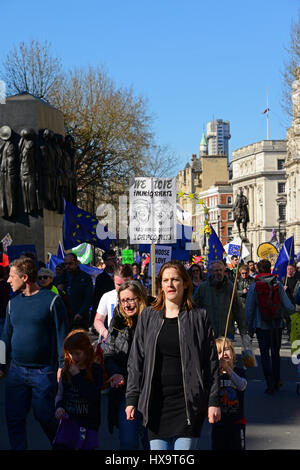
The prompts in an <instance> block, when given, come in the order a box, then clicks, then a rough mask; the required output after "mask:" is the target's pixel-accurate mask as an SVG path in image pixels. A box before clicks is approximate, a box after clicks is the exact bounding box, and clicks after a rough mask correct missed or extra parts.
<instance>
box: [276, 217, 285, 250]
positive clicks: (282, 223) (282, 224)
mask: <svg viewBox="0 0 300 470" xmlns="http://www.w3.org/2000/svg"><path fill="white" fill-rule="evenodd" d="M281 227H283V231H281ZM285 237H286V231H285V219H282V218H279V219H278V242H279V245H282V244H283V243H284V241H285Z"/></svg>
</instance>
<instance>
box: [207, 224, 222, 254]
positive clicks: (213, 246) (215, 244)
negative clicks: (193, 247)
mask: <svg viewBox="0 0 300 470" xmlns="http://www.w3.org/2000/svg"><path fill="white" fill-rule="evenodd" d="M210 228H211V234H210V235H209V239H208V248H209V251H208V263H211V262H212V261H215V260H219V259H222V258H223V253H224V251H225V250H224V248H223V245H222V243H221V242H220V239H219V237H218V235H217V234H216V232H215V231H214V229H213V227H212V226H210Z"/></svg>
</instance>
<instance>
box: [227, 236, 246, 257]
mask: <svg viewBox="0 0 300 470" xmlns="http://www.w3.org/2000/svg"><path fill="white" fill-rule="evenodd" d="M241 244H242V240H241V239H240V237H237V238H235V239H234V240H232V241H231V242H229V243H227V245H224V250H225V251H226V253H227V256H230V257H231V256H233V255H235V256H239V254H240V249H241ZM249 255H250V253H249V251H248V250H247V248H246V246H245V244H243V247H242V253H241V259H245V258H247V256H249Z"/></svg>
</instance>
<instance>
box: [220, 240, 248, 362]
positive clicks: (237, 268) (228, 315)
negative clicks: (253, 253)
mask: <svg viewBox="0 0 300 470" xmlns="http://www.w3.org/2000/svg"><path fill="white" fill-rule="evenodd" d="M242 247H243V240H242V241H241V247H240V253H239V257H238V264H237V267H236V273H235V278H234V283H233V289H232V295H231V300H230V305H229V309H228V314H227V320H226V327H225V333H224V343H223V351H222V356H223V355H224V349H225V341H226V337H227V331H228V325H229V318H230V314H231V309H232V304H233V300H234V294H235V290H236V284H237V278H238V273H239V265H240V259H241V254H242Z"/></svg>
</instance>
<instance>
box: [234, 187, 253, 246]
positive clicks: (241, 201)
mask: <svg viewBox="0 0 300 470" xmlns="http://www.w3.org/2000/svg"><path fill="white" fill-rule="evenodd" d="M233 212H234V219H233V220H234V221H235V223H236V225H237V229H238V232H239V236H240V237H241V238H242V235H241V227H240V225H241V224H242V227H243V229H244V238H245V239H247V224H248V222H249V213H248V199H247V197H246V196H244V194H243V190H242V189H240V192H239V194H238V195H237V197H236V200H235V201H234V205H233Z"/></svg>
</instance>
